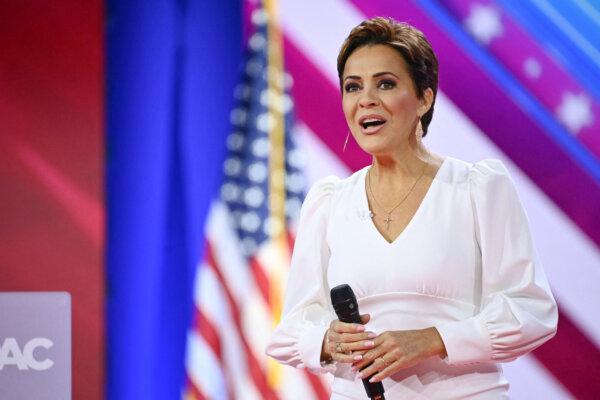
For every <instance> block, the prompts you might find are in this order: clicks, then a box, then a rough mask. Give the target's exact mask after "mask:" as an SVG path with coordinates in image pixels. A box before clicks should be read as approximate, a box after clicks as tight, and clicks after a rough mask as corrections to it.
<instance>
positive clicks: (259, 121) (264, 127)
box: [256, 112, 275, 133]
mask: <svg viewBox="0 0 600 400" xmlns="http://www.w3.org/2000/svg"><path fill="white" fill-rule="evenodd" d="M274 126H275V117H273V116H272V115H271V113H268V112H265V113H262V114H259V115H258V117H256V128H257V129H258V130H259V131H262V132H266V133H269V132H270V131H271V129H273V127H274Z"/></svg>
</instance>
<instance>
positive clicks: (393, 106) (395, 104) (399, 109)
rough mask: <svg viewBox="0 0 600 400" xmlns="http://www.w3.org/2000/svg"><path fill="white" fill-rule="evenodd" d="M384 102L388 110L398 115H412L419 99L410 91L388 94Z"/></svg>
mask: <svg viewBox="0 0 600 400" xmlns="http://www.w3.org/2000/svg"><path fill="white" fill-rule="evenodd" d="M385 103H386V104H387V107H388V109H389V111H390V112H391V113H393V114H396V115H398V116H400V117H409V118H410V117H412V116H413V114H416V113H417V111H418V108H419V101H418V99H416V98H415V96H414V95H413V94H412V93H410V92H404V93H399V94H396V95H395V96H390V97H388V98H387V99H386V101H385Z"/></svg>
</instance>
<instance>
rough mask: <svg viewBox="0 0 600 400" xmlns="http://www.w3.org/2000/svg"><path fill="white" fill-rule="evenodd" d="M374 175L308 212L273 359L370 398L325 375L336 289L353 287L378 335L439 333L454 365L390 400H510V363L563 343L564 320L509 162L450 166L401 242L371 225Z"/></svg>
mask: <svg viewBox="0 0 600 400" xmlns="http://www.w3.org/2000/svg"><path fill="white" fill-rule="evenodd" d="M367 170H368V169H367V168H363V169H362V170H360V171H358V172H356V173H354V174H353V175H352V176H350V177H349V178H347V179H343V180H340V179H338V178H336V177H327V178H325V179H323V180H321V181H319V182H317V183H316V184H315V185H314V186H313V187H312V188H311V190H310V191H309V193H308V195H307V197H306V200H305V201H304V204H303V206H302V211H301V214H300V221H299V225H298V234H297V238H296V244H295V247H294V252H293V256H292V265H291V270H290V276H289V281H288V286H287V290H286V294H285V306H284V310H283V315H282V319H281V322H280V323H279V325H278V326H277V328H276V330H275V332H274V333H273V336H272V337H271V340H270V343H269V345H268V347H267V354H268V355H269V356H271V357H273V358H275V359H277V360H278V361H279V362H281V363H284V364H289V365H292V366H294V367H298V368H308V369H309V370H310V371H312V372H314V373H326V372H329V373H333V374H334V376H335V378H334V381H333V386H332V397H331V398H332V399H348V398H350V399H366V398H367V397H366V394H365V391H364V388H363V385H362V382H361V380H360V379H357V378H356V376H355V375H356V374H355V373H353V372H352V371H351V370H350V369H349V364H341V363H338V364H337V365H321V363H320V352H321V345H322V341H323V337H324V334H325V331H326V329H327V328H328V327H329V323H330V322H331V320H333V319H335V318H336V316H335V313H334V311H333V308H332V306H331V301H330V297H329V290H330V288H332V287H334V286H337V285H339V284H342V283H347V284H349V285H350V286H351V287H352V289H353V290H354V293H355V294H356V297H357V299H358V304H359V309H360V312H361V314H365V313H369V314H371V321H370V322H369V323H368V324H367V330H370V331H373V332H376V333H382V332H384V331H388V330H407V329H421V328H427V327H431V326H435V327H436V328H437V329H438V331H439V333H440V335H441V337H442V340H443V342H444V345H445V346H446V350H447V354H448V356H447V357H446V358H445V359H443V360H442V359H440V358H439V357H432V358H429V359H427V360H425V361H423V362H421V363H420V364H418V365H416V366H414V367H411V368H408V369H405V370H402V371H400V372H398V373H396V374H395V375H394V376H392V377H390V378H387V379H385V380H384V381H383V385H384V387H385V389H386V393H385V396H386V399H388V400H391V399H499V398H508V382H507V381H506V380H505V379H504V377H503V374H502V368H501V367H500V365H499V364H498V363H500V362H505V361H511V360H514V359H515V358H516V357H518V356H520V355H523V354H525V353H527V352H529V351H531V350H533V349H534V348H536V347H538V346H539V345H541V344H542V343H543V342H545V341H546V340H548V339H550V338H551V337H552V336H554V334H555V332H556V324H557V320H558V312H557V308H556V302H555V301H554V298H553V297H552V293H551V292H550V288H549V286H548V282H547V280H546V276H545V274H544V271H543V269H542V267H541V265H540V264H539V262H538V260H537V256H536V254H535V250H534V247H533V243H532V239H531V235H530V232H529V227H528V223H527V217H526V215H525V212H524V210H523V207H522V206H521V203H520V201H519V198H518V196H517V193H516V191H515V188H514V186H513V183H512V181H511V179H510V177H509V175H508V172H507V170H506V168H505V167H504V166H503V164H502V163H501V162H500V161H497V160H484V161H481V162H478V163H476V164H468V163H466V162H463V161H460V160H457V159H453V158H450V157H448V158H446V159H445V160H444V162H443V163H442V165H441V167H440V169H439V170H438V172H437V175H436V176H435V179H434V180H433V182H432V184H431V186H430V188H429V190H428V192H427V194H426V195H425V198H424V199H423V201H422V203H421V205H420V206H419V208H418V209H417V211H416V213H415V215H414V217H413V218H412V220H411V221H410V223H409V224H408V226H407V227H406V228H405V230H404V231H403V232H402V233H401V234H400V236H399V237H398V238H397V239H396V240H395V241H394V242H392V243H389V242H387V241H386V240H385V239H384V238H383V237H382V236H381V234H380V233H379V232H378V230H377V228H376V227H375V226H374V225H373V222H372V221H371V219H370V217H369V207H368V202H367V197H366V192H365V175H366V172H367Z"/></svg>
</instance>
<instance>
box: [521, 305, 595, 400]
mask: <svg viewBox="0 0 600 400" xmlns="http://www.w3.org/2000/svg"><path fill="white" fill-rule="evenodd" d="M533 354H534V356H535V357H536V358H537V359H538V360H539V361H540V362H541V363H542V364H543V365H544V366H545V367H546V368H547V369H548V371H550V372H551V373H552V374H553V375H554V376H555V377H556V378H557V379H558V380H560V381H561V382H562V383H563V385H564V386H565V387H566V388H567V389H568V390H569V391H570V392H571V393H572V394H573V395H575V396H576V397H577V398H582V399H583V398H589V397H588V396H589V394H590V393H596V394H598V393H600V378H599V377H600V351H598V349H597V348H596V346H595V345H594V344H593V343H592V342H591V341H590V340H589V339H588V338H587V337H586V336H585V335H583V334H582V333H581V332H580V331H579V329H577V327H576V326H575V324H574V323H573V322H572V321H571V320H570V319H569V318H568V316H566V315H565V314H564V313H561V314H560V317H559V319H558V334H557V335H556V337H555V338H554V339H553V340H551V341H549V342H548V343H546V344H545V345H544V346H542V347H540V348H538V349H537V350H535V351H534V352H533Z"/></svg>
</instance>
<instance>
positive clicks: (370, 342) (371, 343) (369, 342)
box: [365, 340, 375, 347]
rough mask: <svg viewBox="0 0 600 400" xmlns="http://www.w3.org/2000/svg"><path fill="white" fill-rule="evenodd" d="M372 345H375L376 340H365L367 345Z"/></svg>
mask: <svg viewBox="0 0 600 400" xmlns="http://www.w3.org/2000/svg"><path fill="white" fill-rule="evenodd" d="M371 346H375V342H373V341H372V340H367V341H366V342H365V347H371Z"/></svg>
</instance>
